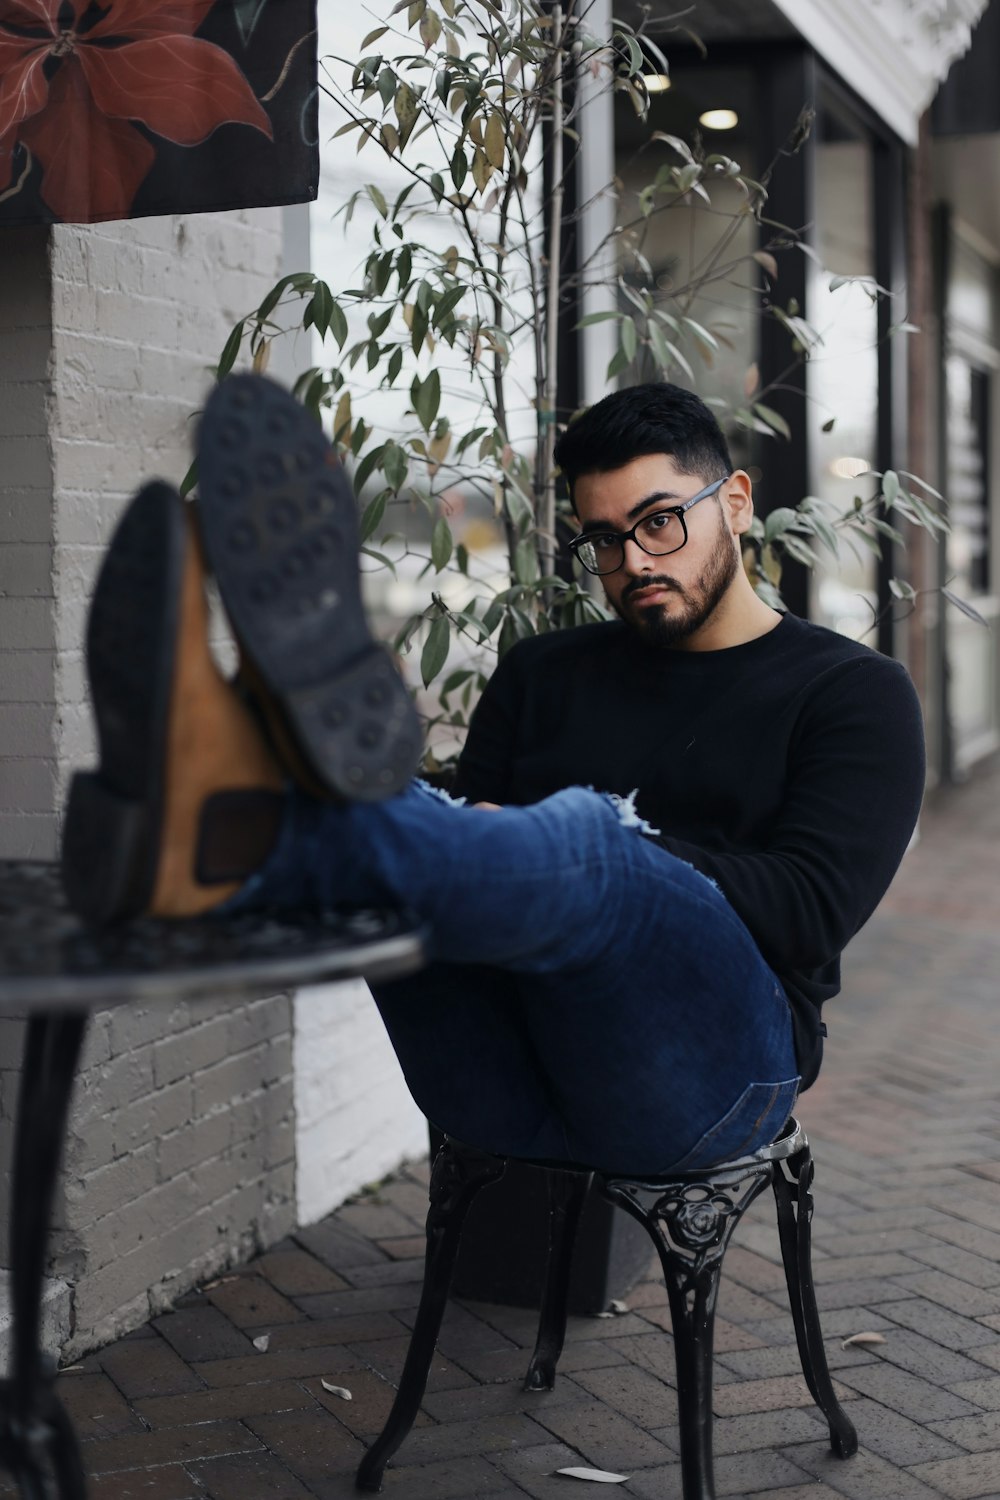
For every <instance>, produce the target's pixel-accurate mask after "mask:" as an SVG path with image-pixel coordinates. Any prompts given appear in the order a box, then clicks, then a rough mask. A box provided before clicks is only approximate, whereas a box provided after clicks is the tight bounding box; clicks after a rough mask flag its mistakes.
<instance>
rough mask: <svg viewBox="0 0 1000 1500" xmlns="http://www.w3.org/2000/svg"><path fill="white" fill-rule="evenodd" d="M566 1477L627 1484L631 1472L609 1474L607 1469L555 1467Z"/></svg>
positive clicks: (599, 1482) (597, 1482)
mask: <svg viewBox="0 0 1000 1500" xmlns="http://www.w3.org/2000/svg"><path fill="white" fill-rule="evenodd" d="M555 1472H556V1473H557V1474H565V1476H566V1478H567V1479H592V1480H594V1482H595V1483H596V1484H627V1483H628V1481H629V1480H630V1479H631V1478H632V1476H631V1474H610V1473H609V1472H608V1470H607V1469H556V1470H555Z"/></svg>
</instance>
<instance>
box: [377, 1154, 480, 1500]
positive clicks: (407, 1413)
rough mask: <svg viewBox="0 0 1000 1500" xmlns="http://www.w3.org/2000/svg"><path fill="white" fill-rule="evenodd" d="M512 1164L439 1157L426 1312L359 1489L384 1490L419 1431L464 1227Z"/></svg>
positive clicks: (430, 1219) (420, 1314) (430, 1218)
mask: <svg viewBox="0 0 1000 1500" xmlns="http://www.w3.org/2000/svg"><path fill="white" fill-rule="evenodd" d="M506 1165H507V1163H506V1162H505V1161H503V1160H502V1159H501V1158H500V1157H496V1156H487V1155H486V1153H485V1152H482V1151H476V1150H474V1149H473V1148H472V1147H469V1146H462V1145H459V1144H458V1143H457V1142H455V1141H449V1140H446V1141H445V1143H444V1145H443V1146H442V1147H441V1149H440V1151H439V1152H438V1154H437V1156H436V1157H435V1158H434V1167H433V1170H432V1172H431V1183H430V1207H429V1209H428V1211H427V1257H426V1260H425V1263H424V1285H423V1291H422V1292H421V1295H420V1307H419V1308H418V1310H417V1318H416V1322H415V1323H414V1325H413V1335H412V1337H411V1339H410V1347H409V1349H408V1350H407V1354H406V1362H405V1364H404V1365H403V1374H402V1376H401V1378H400V1382H399V1390H398V1391H397V1392H396V1399H395V1401H394V1402H393V1407H392V1411H391V1412H390V1413H389V1418H388V1421H387V1422H386V1424H385V1426H384V1428H383V1429H382V1431H381V1433H380V1434H379V1436H378V1437H377V1438H376V1439H375V1441H374V1443H373V1444H372V1446H371V1447H370V1448H369V1450H368V1452H367V1453H366V1454H365V1456H364V1458H363V1459H362V1460H361V1464H360V1466H359V1468H358V1472H357V1476H356V1478H355V1484H356V1486H357V1488H358V1489H359V1490H380V1489H381V1488H382V1476H383V1474H384V1473H385V1466H386V1464H387V1463H388V1462H389V1460H390V1458H391V1457H392V1455H393V1454H394V1453H395V1452H396V1449H397V1448H398V1447H399V1445H400V1444H401V1443H402V1441H403V1439H404V1438H405V1437H406V1435H407V1433H408V1432H409V1430H410V1428H411V1427H412V1426H413V1422H414V1419H415V1417H416V1415H417V1412H418V1411H419V1409H420V1403H421V1401H422V1400H423V1395H424V1390H425V1388H426V1385H427V1372H428V1371H429V1369H430V1366H431V1360H432V1359H433V1357H434V1345H435V1343H436V1341H437V1336H438V1332H439V1330H440V1328H441V1319H442V1318H443V1316H444V1310H445V1306H446V1303H447V1300H448V1287H449V1285H450V1284H451V1273H452V1270H453V1269H454V1265H455V1257H456V1255H457V1254H458V1245H459V1240H460V1238H461V1233H462V1224H463V1222H464V1220H465V1216H466V1214H467V1213H468V1211H469V1206H470V1204H471V1203H472V1200H473V1198H474V1197H475V1196H476V1194H477V1193H478V1192H479V1190H480V1188H483V1187H486V1185H487V1184H488V1183H491V1182H496V1181H497V1180H498V1179H499V1178H500V1177H502V1176H503V1174H504V1170H505V1168H506Z"/></svg>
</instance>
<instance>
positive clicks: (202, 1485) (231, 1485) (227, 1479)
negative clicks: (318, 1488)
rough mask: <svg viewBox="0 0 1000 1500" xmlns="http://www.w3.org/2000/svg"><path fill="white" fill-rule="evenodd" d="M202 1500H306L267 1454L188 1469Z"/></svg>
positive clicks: (301, 1487)
mask: <svg viewBox="0 0 1000 1500" xmlns="http://www.w3.org/2000/svg"><path fill="white" fill-rule="evenodd" d="M189 1468H190V1472H191V1474H192V1475H193V1476H194V1481H193V1482H194V1483H196V1484H197V1485H198V1495H199V1496H204V1497H205V1500H310V1492H309V1490H307V1489H306V1487H305V1485H304V1484H300V1482H299V1481H298V1480H297V1479H296V1478H295V1477H294V1475H292V1474H290V1473H289V1471H288V1470H287V1469H286V1468H285V1466H284V1464H282V1463H279V1461H278V1460H277V1459H276V1458H274V1457H273V1455H272V1454H270V1453H263V1452H257V1453H235V1454H227V1455H226V1457H225V1458H208V1459H205V1460H204V1461H202V1462H201V1463H192V1464H190V1465H189Z"/></svg>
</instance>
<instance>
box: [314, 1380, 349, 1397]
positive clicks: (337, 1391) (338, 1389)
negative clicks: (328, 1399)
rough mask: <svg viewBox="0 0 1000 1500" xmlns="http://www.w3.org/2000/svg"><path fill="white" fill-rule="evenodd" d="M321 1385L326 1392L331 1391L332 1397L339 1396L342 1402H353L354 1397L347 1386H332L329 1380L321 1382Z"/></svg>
mask: <svg viewBox="0 0 1000 1500" xmlns="http://www.w3.org/2000/svg"><path fill="white" fill-rule="evenodd" d="M320 1385H321V1386H322V1387H323V1389H324V1391H329V1392H330V1395H331V1396H339V1397H340V1399H341V1401H353V1400H354V1397H353V1396H352V1395H351V1393H350V1391H349V1390H348V1389H347V1387H346V1385H331V1383H330V1381H329V1380H321V1381H320Z"/></svg>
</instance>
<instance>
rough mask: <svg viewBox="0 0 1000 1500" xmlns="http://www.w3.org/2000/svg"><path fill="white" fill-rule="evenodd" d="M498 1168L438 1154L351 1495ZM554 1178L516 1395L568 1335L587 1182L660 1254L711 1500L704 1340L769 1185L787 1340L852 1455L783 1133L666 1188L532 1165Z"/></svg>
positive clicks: (496, 1160)
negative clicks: (393, 1343)
mask: <svg viewBox="0 0 1000 1500" xmlns="http://www.w3.org/2000/svg"><path fill="white" fill-rule="evenodd" d="M506 1165H507V1163H506V1160H505V1159H503V1158H501V1157H496V1156H490V1155H487V1154H486V1153H485V1152H482V1151H478V1150H476V1149H475V1148H473V1147H470V1146H464V1145H461V1144H460V1143H459V1142H457V1141H452V1140H446V1141H445V1143H444V1145H443V1146H442V1147H441V1149H440V1150H439V1152H438V1153H437V1156H436V1157H435V1159H434V1166H433V1170H432V1172H431V1181H430V1207H429V1210H428V1214H427V1260H426V1266H425V1271H424V1284H423V1292H422V1294H421V1299H420V1307H419V1310H418V1312H417V1319H416V1322H415V1324H414V1328H413V1335H412V1338H411V1340H410V1347H409V1351H408V1353H407V1356H406V1362H405V1364H404V1367H403V1374H402V1378H401V1380H400V1383H399V1391H398V1392H397V1395H396V1400H395V1402H394V1404H393V1408H392V1411H391V1412H390V1414H389V1419H388V1421H387V1422H386V1424H385V1427H384V1429H383V1431H382V1433H381V1434H380V1436H379V1437H378V1438H377V1439H376V1440H375V1442H374V1443H373V1444H372V1446H371V1448H369V1450H368V1452H367V1453H366V1454H365V1457H364V1459H363V1460H362V1462H361V1466H360V1468H359V1469H358V1473H357V1487H358V1489H361V1490H379V1489H380V1488H381V1486H382V1476H383V1474H384V1472H385V1468H386V1465H387V1463H388V1462H389V1460H390V1458H391V1457H392V1455H393V1454H394V1453H395V1452H396V1450H397V1448H399V1446H400V1444H401V1443H402V1442H403V1440H404V1438H405V1437H406V1435H407V1433H408V1432H409V1430H410V1428H411V1427H412V1425H413V1422H414V1419H415V1417H416V1415H417V1412H418V1410H419V1408H420V1403H421V1401H422V1399H423V1395H424V1389H425V1387H426V1384H427V1374H428V1371H429V1369H430V1364H431V1360H432V1358H433V1355H434V1345H435V1341H436V1339H437V1335H438V1331H439V1329H440V1327H441V1319H442V1317H443V1316H444V1310H445V1304H446V1302H447V1298H448V1287H449V1284H450V1281H451V1273H452V1269H453V1266H454V1263H455V1257H456V1255H457V1253H458V1245H459V1239H460V1236H461V1232H462V1223H463V1220H464V1219H465V1216H466V1213H467V1212H468V1209H469V1206H470V1204H471V1202H472V1200H473V1198H474V1197H475V1195H476V1194H477V1193H478V1192H479V1190H480V1188H483V1187H486V1186H487V1184H489V1183H491V1182H496V1181H498V1180H499V1178H500V1177H502V1176H503V1173H504V1170H505V1168H506ZM532 1165H534V1166H537V1167H539V1168H542V1169H543V1170H545V1171H547V1173H548V1176H549V1202H550V1213H549V1261H548V1270H547V1273H546V1279H545V1286H544V1290H543V1294H542V1306H541V1317H540V1322H539V1329H538V1339H537V1342H536V1344H535V1352H534V1354H533V1355H532V1357H531V1362H530V1364H529V1365H528V1373H527V1377H526V1380H525V1390H528V1391H547V1390H551V1389H552V1387H553V1386H554V1384H555V1377H556V1365H557V1363H558V1360H559V1356H560V1354H561V1353H562V1347H563V1339H564V1337H565V1332H566V1305H567V1293H568V1288H569V1270H570V1260H571V1257H572V1253H573V1238H574V1235H575V1232H576V1227H577V1224H578V1222H579V1219H580V1214H581V1211H582V1208H583V1203H584V1198H585V1197H586V1194H587V1190H588V1188H589V1186H590V1182H591V1178H592V1177H596V1179H597V1182H598V1185H599V1188H600V1191H601V1192H602V1193H603V1194H604V1195H605V1196H606V1197H607V1198H608V1199H610V1201H611V1202H612V1203H616V1204H618V1205H619V1206H620V1207H621V1208H623V1209H624V1210H625V1211H626V1213H629V1214H631V1215H632V1216H633V1217H634V1218H636V1219H638V1220H639V1222H640V1223H641V1224H642V1225H644V1227H645V1228H646V1230H647V1232H648V1233H649V1235H650V1237H651V1238H652V1240H653V1243H654V1244H655V1245H656V1248H657V1251H658V1252H659V1256H660V1263H661V1265H662V1267H663V1274H664V1277H665V1280H666V1285H667V1294H668V1297H669V1301H670V1313H671V1319H672V1322H673V1331H674V1350H675V1356H676V1361H677V1402H678V1415H679V1421H680V1439H681V1469H682V1474H683V1500H715V1484H714V1479H713V1473H712V1335H713V1328H714V1323H715V1304H716V1299H717V1297H718V1291H719V1279H720V1275H721V1272H722V1260H723V1256H724V1255H725V1252H726V1247H727V1245H728V1244H729V1240H730V1238H731V1236H732V1233H733V1230H734V1229H735V1228H736V1225H737V1224H738V1223H739V1221H740V1219H741V1218H742V1216H743V1214H744V1213H745V1212H746V1210H747V1208H748V1207H749V1206H750V1204H751V1203H752V1202H753V1200H754V1199H755V1198H756V1197H757V1195H758V1194H759V1193H761V1192H763V1190H764V1188H765V1187H766V1186H767V1185H768V1183H770V1185H771V1187H772V1188H773V1190H774V1196H775V1202H776V1204H777V1211H778V1234H779V1238H780V1241H781V1254H782V1259H783V1261H784V1266H785V1278H786V1281H787V1283H788V1295H789V1300H790V1302H791V1310H792V1318H793V1321H794V1324H795V1337H796V1340H797V1342H798V1348H799V1357H800V1359H801V1361H802V1370H803V1374H804V1375H805V1379H806V1384H807V1385H808V1387H809V1391H810V1394H811V1395H812V1397H813V1400H814V1401H815V1402H816V1404H817V1406H818V1407H819V1408H820V1410H821V1411H822V1412H823V1415H824V1416H825V1417H826V1419H827V1422H828V1423H829V1427H830V1446H831V1448H832V1449H833V1452H834V1453H835V1454H836V1455H837V1457H838V1458H849V1457H850V1456H851V1455H852V1454H853V1453H856V1452H857V1447H858V1439H857V1434H856V1433H855V1430H854V1427H853V1425H852V1423H851V1421H850V1419H849V1418H848V1416H847V1415H846V1413H845V1412H844V1410H843V1408H842V1407H841V1406H840V1404H839V1402H838V1401H837V1398H836V1395H835V1394H834V1390H833V1384H832V1382H831V1380H830V1371H829V1368H828V1366H827V1362H826V1353H825V1350H824V1348H823V1334H822V1330H821V1328H820V1322H819V1313H818V1311H817V1307H816V1294H815V1290H814V1287H813V1279H812V1254H811V1231H810V1220H811V1218H812V1210H813V1201H812V1194H811V1192H810V1188H811V1185H812V1178H813V1161H812V1154H811V1152H810V1150H809V1142H808V1141H807V1140H806V1136H805V1132H804V1130H803V1129H802V1127H801V1126H800V1125H799V1124H798V1122H797V1121H796V1120H794V1119H790V1120H789V1121H788V1122H787V1123H786V1125H785V1127H784V1129H783V1130H782V1132H781V1134H780V1135H779V1136H778V1137H777V1139H776V1140H775V1141H773V1142H772V1144H771V1145H770V1146H765V1147H764V1148H763V1149H762V1150H760V1151H757V1152H754V1153H753V1155H751V1156H742V1157H739V1158H737V1159H735V1160H733V1161H728V1162H723V1163H721V1164H720V1165H718V1166H715V1167H711V1168H709V1169H708V1170H704V1171H697V1172H686V1173H681V1174H677V1175H675V1176H667V1177H628V1176H623V1175H616V1174H611V1173H603V1172H597V1173H594V1172H592V1171H591V1169H590V1168H588V1167H585V1166H582V1165H576V1164H565V1165H563V1164H559V1165H555V1164H553V1163H551V1162H535V1163H532Z"/></svg>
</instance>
